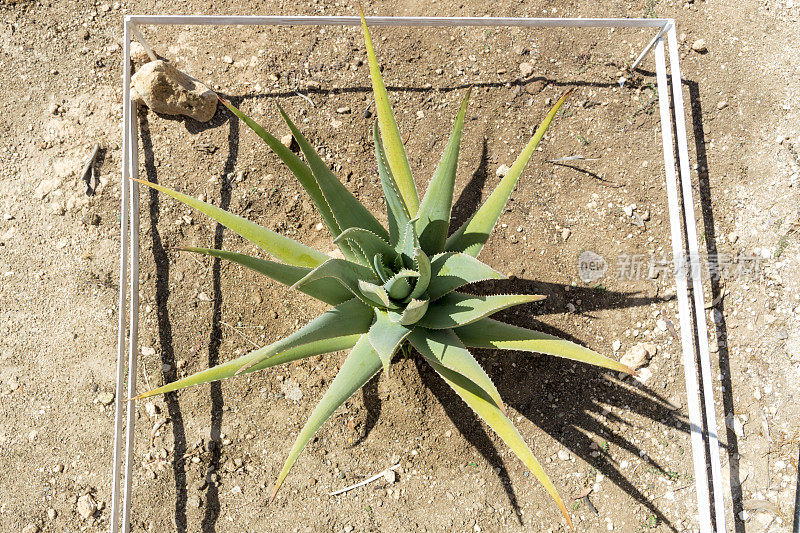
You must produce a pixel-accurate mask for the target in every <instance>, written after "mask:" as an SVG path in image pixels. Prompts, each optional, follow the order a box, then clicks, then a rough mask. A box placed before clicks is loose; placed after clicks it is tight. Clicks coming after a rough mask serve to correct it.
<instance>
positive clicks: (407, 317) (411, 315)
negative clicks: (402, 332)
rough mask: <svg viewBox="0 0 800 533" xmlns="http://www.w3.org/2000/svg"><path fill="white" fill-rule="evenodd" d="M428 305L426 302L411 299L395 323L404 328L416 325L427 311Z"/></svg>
mask: <svg viewBox="0 0 800 533" xmlns="http://www.w3.org/2000/svg"><path fill="white" fill-rule="evenodd" d="M428 305H429V302H428V300H414V299H412V300H411V301H410V302H408V304H406V308H405V309H403V312H402V313H401V314H400V316H399V317H398V319H397V321H398V322H400V323H401V324H403V325H406V326H410V325H413V324H416V323H417V322H419V321H420V319H421V318H422V317H423V316H425V313H426V312H427V311H428Z"/></svg>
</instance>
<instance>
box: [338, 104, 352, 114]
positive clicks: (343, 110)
mask: <svg viewBox="0 0 800 533" xmlns="http://www.w3.org/2000/svg"><path fill="white" fill-rule="evenodd" d="M336 112H337V113H339V114H340V115H344V114H346V113H349V112H350V107H348V106H344V107H339V108H336Z"/></svg>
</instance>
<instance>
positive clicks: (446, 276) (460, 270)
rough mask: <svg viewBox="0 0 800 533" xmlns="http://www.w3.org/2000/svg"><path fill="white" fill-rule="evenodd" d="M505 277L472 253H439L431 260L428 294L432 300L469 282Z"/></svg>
mask: <svg viewBox="0 0 800 533" xmlns="http://www.w3.org/2000/svg"><path fill="white" fill-rule="evenodd" d="M503 278H505V276H504V275H503V274H501V273H500V272H498V271H496V270H495V269H493V268H491V267H489V266H487V265H485V264H484V263H482V262H480V261H478V260H477V259H475V258H474V257H472V256H470V255H467V254H461V253H453V252H448V253H444V254H439V255H437V256H434V257H433V259H432V260H431V281H430V284H429V285H428V296H429V297H430V299H431V300H438V299H439V298H441V297H442V296H444V295H446V294H449V293H451V292H453V291H454V290H456V289H458V288H459V287H463V286H464V285H467V284H469V283H476V282H478V281H486V280H487V279H503Z"/></svg>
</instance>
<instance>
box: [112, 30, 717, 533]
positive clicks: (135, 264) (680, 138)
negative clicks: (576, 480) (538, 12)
mask: <svg viewBox="0 0 800 533" xmlns="http://www.w3.org/2000/svg"><path fill="white" fill-rule="evenodd" d="M367 22H368V23H369V24H370V25H371V26H428V27H441V26H494V27H529V28H569V27H573V28H587V27H594V28H609V27H611V28H657V29H658V30H659V31H658V33H657V34H656V35H655V36H654V37H653V38H652V39H651V40H650V42H649V43H648V44H647V46H646V47H645V48H644V49H643V51H642V53H641V54H639V56H638V57H637V59H636V60H635V61H634V63H633V65H632V70H633V69H635V68H636V67H637V66H638V65H639V64H640V63H641V61H642V60H643V59H644V57H645V56H646V55H647V53H648V52H649V51H650V50H651V49H654V50H655V62H656V78H657V86H658V103H659V115H660V122H661V136H662V144H663V151H664V166H665V172H666V192H667V200H668V204H669V215H670V233H671V239H672V248H673V254H674V266H675V283H676V289H677V296H678V314H679V321H680V331H681V346H682V351H683V364H684V373H685V378H686V393H687V403H688V410H689V421H690V435H691V442H692V457H693V466H694V475H695V492H696V494H697V507H698V514H699V520H700V531H702V532H704V533H705V532H711V531H714V530H716V531H725V504H724V499H723V493H722V474H721V465H720V455H719V442H718V437H717V423H716V416H715V408H714V394H713V385H712V380H711V362H710V353H709V352H710V350H709V346H708V331H707V324H706V318H705V307H704V300H703V290H702V280H701V277H700V275H699V274H700V272H699V265H700V262H699V250H698V243H697V226H696V220H695V216H694V206H693V200H692V186H691V174H690V169H689V150H688V142H687V135H686V121H685V111H684V106H683V93H682V81H681V75H680V65H679V57H678V47H677V38H676V36H675V35H676V30H675V21H674V20H673V19H617V18H586V19H569V18H507V17H367ZM360 23H361V19H360V18H359V17H349V16H348V17H340V16H203V15H187V16H184V15H130V16H126V17H125V20H124V27H123V39H124V41H123V102H124V105H123V113H122V114H123V116H122V122H123V143H122V144H123V154H122V200H121V201H122V204H121V220H120V233H121V245H120V292H119V323H118V332H117V333H118V335H117V342H118V350H117V370H116V380H117V394H116V403H115V418H114V459H113V472H112V476H113V480H112V495H111V517H110V531H111V533H117V532H119V531H120V525H121V526H122V529H121V531H122V532H124V533H127V532H128V530H129V525H130V507H131V501H132V497H133V494H132V485H131V481H132V479H131V470H132V464H133V449H134V429H135V428H134V423H135V413H136V411H135V408H136V406H135V402H134V401H133V400H127V398H130V397H133V396H135V395H136V378H137V355H138V349H139V348H138V324H139V187H138V184H137V183H136V182H133V181H131V180H130V179H129V178H131V177H133V178H135V177H137V176H138V171H139V163H138V154H139V147H138V139H137V133H138V123H137V118H136V104H135V103H133V102H131V100H130V80H131V71H130V43H131V36H133V37H134V38H135V39H136V40H137V41H139V42H140V43H141V44H142V46H143V47H144V48H145V50H146V51H147V53H148V55H149V56H150V57H151V58H155V54H154V53H153V51H152V49H151V47H150V46H148V44H147V43H146V42H145V40H144V37H143V36H142V34H141V33H140V32H139V30H138V28H137V25H140V24H149V25H193V26H197V25H215V26H252V25H327V26H357V25H360ZM665 38H666V41H667V43H668V47H669V61H670V69H671V70H670V74H671V78H672V80H671V81H672V94H671V97H670V91H669V89H670V85H669V84H668V79H667V65H666V56H665V52H664V48H665V43H664V41H665ZM673 111H674V117H673V114H672V112H673ZM673 118H674V120H675V131H676V139H677V152H678V164H679V168H680V182H681V193H682V195H681V197H682V201H683V202H682V205H681V202H680V199H679V194H678V192H679V191H678V173H677V172H676V160H675V144H674V142H673V137H672V120H673ZM681 209H683V211H681ZM684 231H685V233H684ZM684 236H686V238H687V239H688V254H687V252H686V248H685V246H684V242H683V239H684ZM687 259H688V262H689V265H692V266H694V267H696V268H694V269H693V272H692V276H691V282H692V292H693V299H694V317H693V318H694V320H692V308H691V306H690V300H689V284H688V278H687V270H686V268H685V267H686V264H685V260H687ZM129 261H130V263H129ZM129 268H130V272H129ZM129 274H130V280H129ZM128 283H130V293H129V298H130V299H129V304H130V308H129V309H130V314H129V324H128V329H127V330H126V328H125V322H126V316H127V315H126V307H125V304H126V292H127V287H128ZM693 328H696V331H697V335H698V337H697V339H696V341H697V344H698V346H699V354H696V353H695V338H694V337H693V335H692V331H693ZM126 342H127V343H128V344H127V356H128V357H127V373H128V380H127V389H126V387H125V371H126V361H125V352H126ZM698 355H699V359H700V372H701V376H702V379H703V387H702V390H700V388H699V386H698V381H697V377H698V376H697V366H696V365H697V358H698ZM701 394H702V396H703V407H704V408H705V413H706V423H707V426H705V425H704V424H703V418H702V411H701V405H700V396H701ZM126 412H127V424H125V425H124V426H125V437H124V440H125V450H124V461H123V449H122V441H123V436H122V435H123V416H124V415H125V413H126ZM706 439H707V442H706ZM706 444H707V445H708V447H709V452H708V453H709V458H708V459H709V462H710V463H711V474H712V475H711V482H712V488H713V493H712V494H709V490H708V487H709V484H708V481H709V480H708V471H707V463H706V461H707V458H706ZM123 473H124V492H123V495H122V498H120V489H121V487H120V486H121V484H122V479H123ZM712 495H713V503H714V510H715V513H714V521H713V522H712V518H711V502H712V500H711V499H710V496H712ZM120 509H121V513H120ZM120 514H121V515H122V523H121V524H120ZM714 526H716V527H714Z"/></svg>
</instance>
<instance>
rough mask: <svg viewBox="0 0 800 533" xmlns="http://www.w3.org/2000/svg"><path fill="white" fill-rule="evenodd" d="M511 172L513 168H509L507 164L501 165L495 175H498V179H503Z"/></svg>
mask: <svg viewBox="0 0 800 533" xmlns="http://www.w3.org/2000/svg"><path fill="white" fill-rule="evenodd" d="M509 170H511V167H510V166H508V165H506V164H502V165H500V166H499V167H497V170H495V172H494V173H495V174H496V175H497V176H498V177H500V178H503V177H505V175H506V174H508V171H509Z"/></svg>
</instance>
